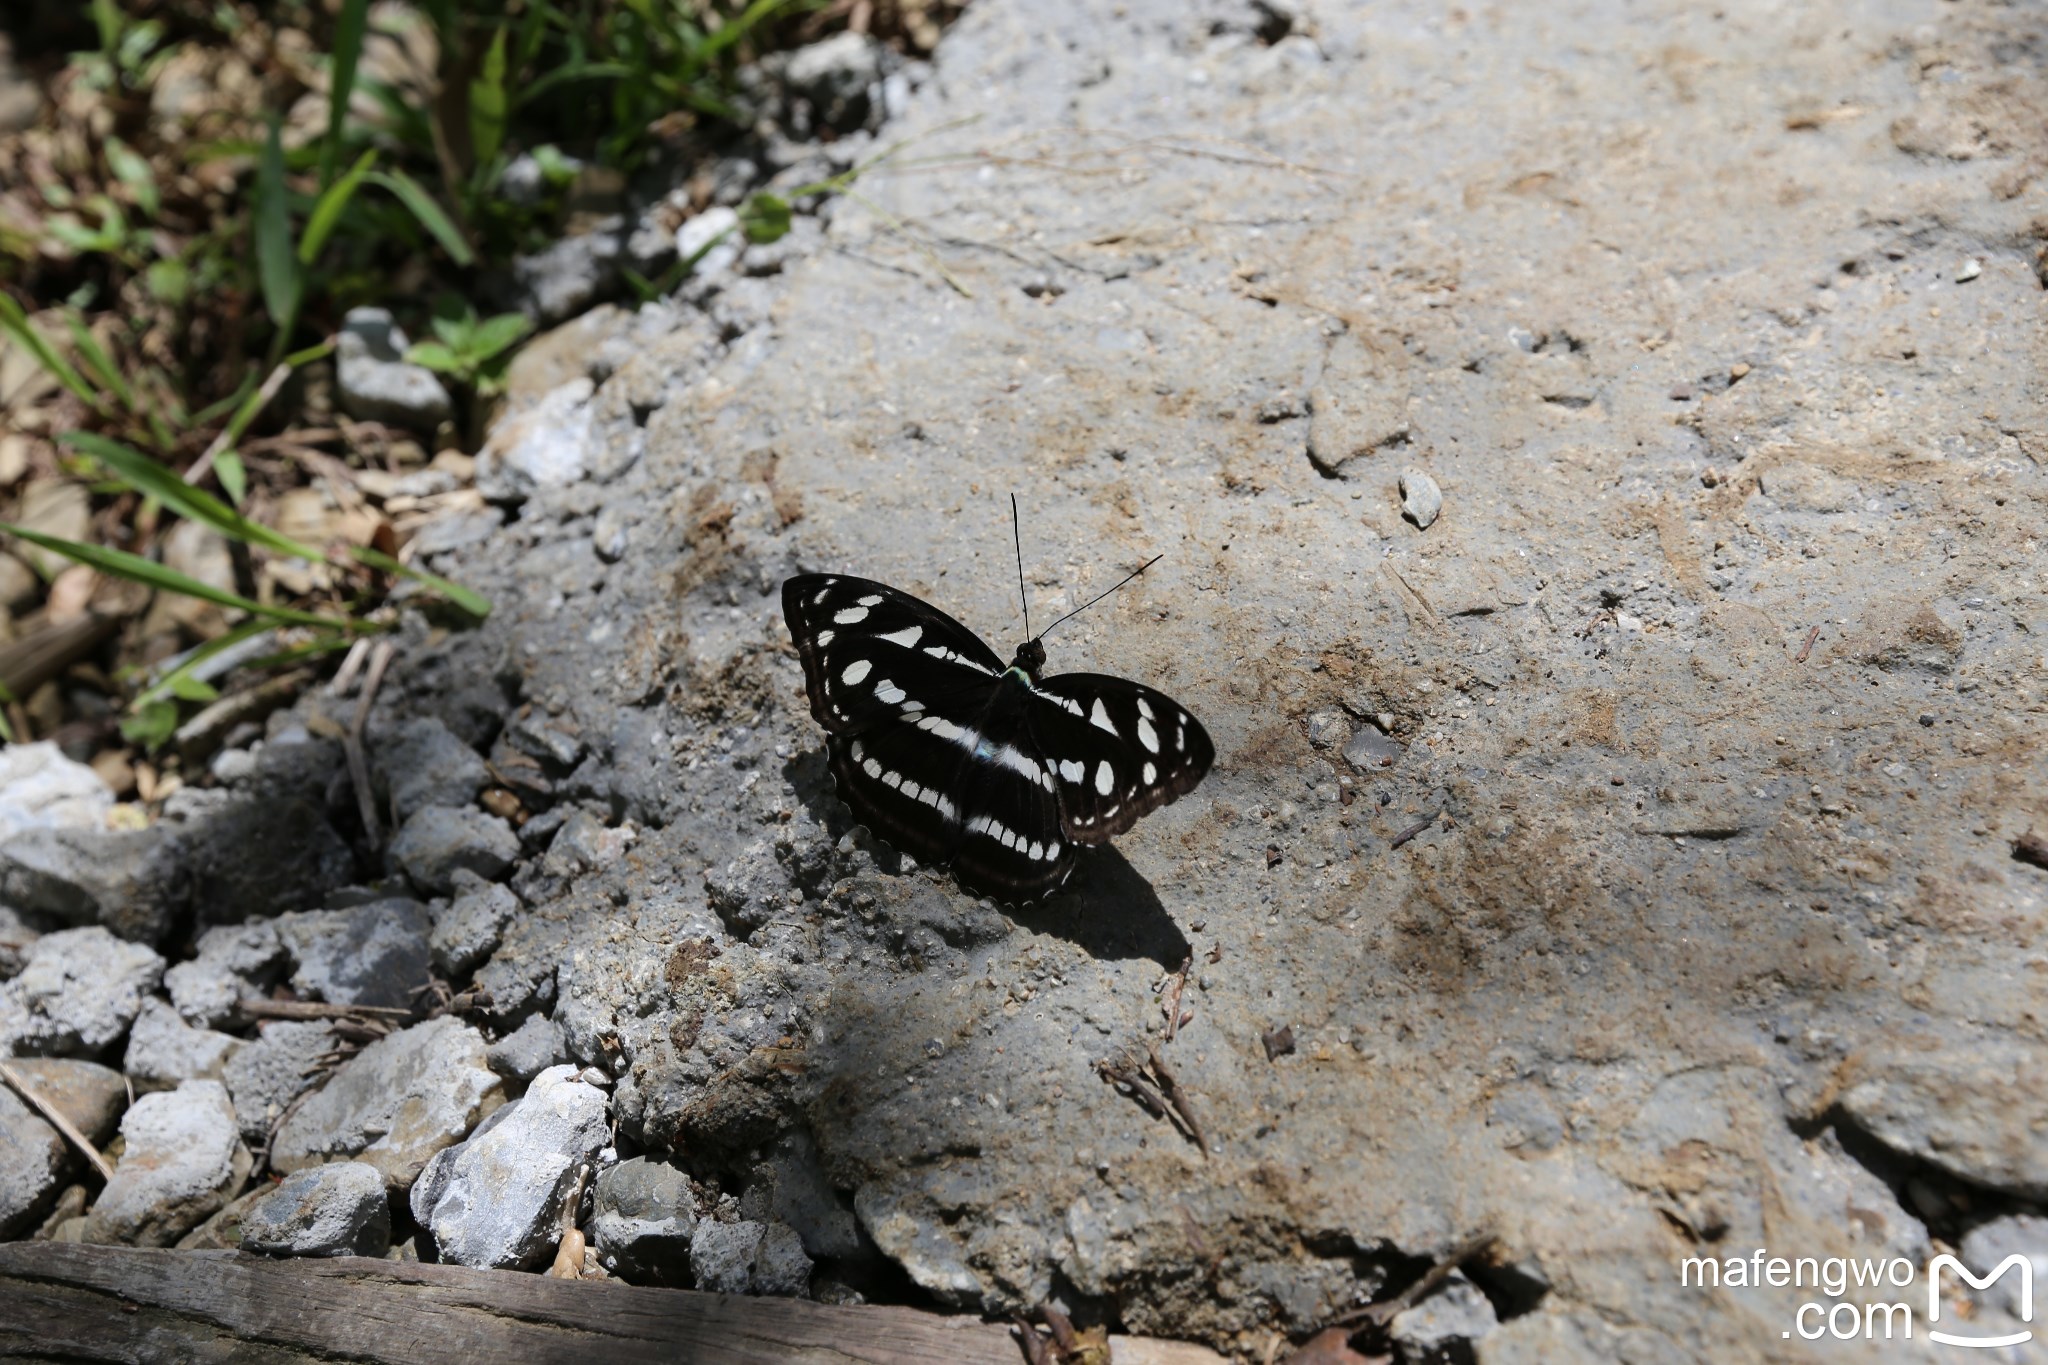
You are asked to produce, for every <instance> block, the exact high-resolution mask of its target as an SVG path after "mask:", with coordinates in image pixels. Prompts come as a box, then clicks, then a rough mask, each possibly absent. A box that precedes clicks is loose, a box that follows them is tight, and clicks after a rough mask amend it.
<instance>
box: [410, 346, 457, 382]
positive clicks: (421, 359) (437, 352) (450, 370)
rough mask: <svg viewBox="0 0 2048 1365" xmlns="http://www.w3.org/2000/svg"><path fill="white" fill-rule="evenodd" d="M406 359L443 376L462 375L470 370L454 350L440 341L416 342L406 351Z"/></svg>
mask: <svg viewBox="0 0 2048 1365" xmlns="http://www.w3.org/2000/svg"><path fill="white" fill-rule="evenodd" d="M405 358H406V359H407V360H408V361H410V362H412V363H413V364H415V365H424V366H426V367H427V368H428V369H430V370H439V371H440V372H441V373H442V374H460V373H462V372H463V371H464V370H466V369H468V368H469V367H468V366H467V365H466V364H464V363H463V359H462V357H461V356H459V355H457V354H456V353H455V352H454V350H453V349H452V348H450V347H448V346H447V345H444V344H443V343H441V342H438V341H415V342H414V343H413V344H412V346H411V347H410V348H409V349H408V350H407V351H406V353H405Z"/></svg>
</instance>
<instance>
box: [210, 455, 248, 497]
mask: <svg viewBox="0 0 2048 1365" xmlns="http://www.w3.org/2000/svg"><path fill="white" fill-rule="evenodd" d="M213 476H214V477H215V478H216V479H219V480H220V491H221V492H223V493H225V494H227V495H228V501H229V502H231V503H233V504H234V505H235V506H236V507H237V508H240V507H241V505H242V499H243V498H244V497H245V496H246V495H247V494H248V492H249V470H248V467H247V466H245V465H244V464H243V463H242V457H241V456H240V455H237V454H236V453H235V452H234V451H232V450H223V451H222V452H221V453H220V454H218V455H216V456H214V457H213Z"/></svg>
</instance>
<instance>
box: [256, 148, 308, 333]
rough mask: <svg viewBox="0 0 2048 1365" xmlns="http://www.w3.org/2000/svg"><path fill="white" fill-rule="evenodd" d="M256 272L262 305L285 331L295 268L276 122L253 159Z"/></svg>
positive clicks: (294, 312)
mask: <svg viewBox="0 0 2048 1365" xmlns="http://www.w3.org/2000/svg"><path fill="white" fill-rule="evenodd" d="M256 275H257V278H258V279H259V280H260V281H261V283H262V286H263V309H264V311H265V312H267V313H269V314H270V320H271V321H272V322H273V323H275V324H276V325H277V327H278V330H279V331H282V332H289V331H290V330H291V326H292V323H293V322H294V321H295V320H296V319H297V317H298V312H299V269H298V262H297V261H296V260H294V259H293V257H292V215H291V202H290V198H289V196H288V194H287V192H286V189H285V183H284V144H283V143H282V142H280V141H279V140H278V131H277V124H275V123H272V124H271V125H270V136H269V137H268V138H267V139H265V141H264V143H263V154H262V155H261V156H260V157H258V158H257V161H256Z"/></svg>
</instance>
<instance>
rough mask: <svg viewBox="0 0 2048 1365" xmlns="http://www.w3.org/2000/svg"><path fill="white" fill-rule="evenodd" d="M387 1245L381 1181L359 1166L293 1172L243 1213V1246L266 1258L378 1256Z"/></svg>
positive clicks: (339, 1163) (331, 1165)
mask: <svg viewBox="0 0 2048 1365" xmlns="http://www.w3.org/2000/svg"><path fill="white" fill-rule="evenodd" d="M390 1245H391V1206H390V1203H389V1201H388V1200H387V1198H386V1196H385V1191H384V1176H383V1173H382V1172H380V1171H379V1170H378V1169H377V1168H376V1167H374V1166H366V1165H364V1164H363V1163H362V1162H360V1161H336V1162H330V1163H329V1164H327V1165H325V1166H310V1167H308V1168H306V1169H305V1170H302V1171H294V1172H293V1173H292V1174H290V1175H288V1176H286V1177H285V1178H284V1179H283V1181H281V1182H280V1183H279V1184H278V1186H277V1188H276V1189H274V1190H272V1191H271V1192H270V1193H269V1194H268V1195H267V1196H266V1197H265V1198H264V1199H263V1200H261V1201H260V1202H258V1203H256V1204H255V1205H253V1206H251V1207H250V1208H248V1209H247V1210H245V1211H244V1213H243V1214H242V1236H241V1247H242V1249H243V1250H244V1251H252V1252H256V1253H257V1254H259V1255H264V1256H382V1255H383V1254H384V1252H385V1250H386V1249H387V1248H389V1247H390Z"/></svg>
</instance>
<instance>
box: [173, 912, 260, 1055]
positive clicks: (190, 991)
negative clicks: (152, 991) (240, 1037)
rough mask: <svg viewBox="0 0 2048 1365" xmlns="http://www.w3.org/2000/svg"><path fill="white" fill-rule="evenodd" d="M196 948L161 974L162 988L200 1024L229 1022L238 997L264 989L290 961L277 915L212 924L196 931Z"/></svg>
mask: <svg viewBox="0 0 2048 1365" xmlns="http://www.w3.org/2000/svg"><path fill="white" fill-rule="evenodd" d="M197 949H198V951H197V953H196V954H195V955H194V957H193V958H192V960H191V961H189V962H179V963H174V964H172V966H171V968H170V969H169V970H168V971H166V972H165V973H164V989H165V990H167V991H169V992H170V996H171V1003H172V1004H174V1005H176V1006H177V1007H178V1012H179V1013H180V1014H182V1015H184V1016H185V1020H186V1022H187V1023H190V1024H192V1025H194V1026H196V1027H199V1028H219V1027H220V1026H221V1025H223V1024H226V1023H229V1022H231V1021H232V1020H233V1019H234V1018H235V1004H236V1002H237V1001H239V1000H242V999H244V998H259V997H261V996H262V995H264V994H265V993H266V992H268V991H269V990H270V988H271V987H272V986H274V985H276V984H277V983H278V982H279V981H280V980H282V979H283V977H284V973H285V970H286V966H287V962H288V959H287V958H286V956H285V951H284V945H283V944H282V943H280V942H278V938H277V922H276V921H275V920H267V919H262V920H252V921H250V922H249V923H247V924H222V925H216V926H215V927H214V928H211V929H208V930H207V931H206V932H205V933H203V934H201V935H200V936H199V942H198V944H197Z"/></svg>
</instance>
